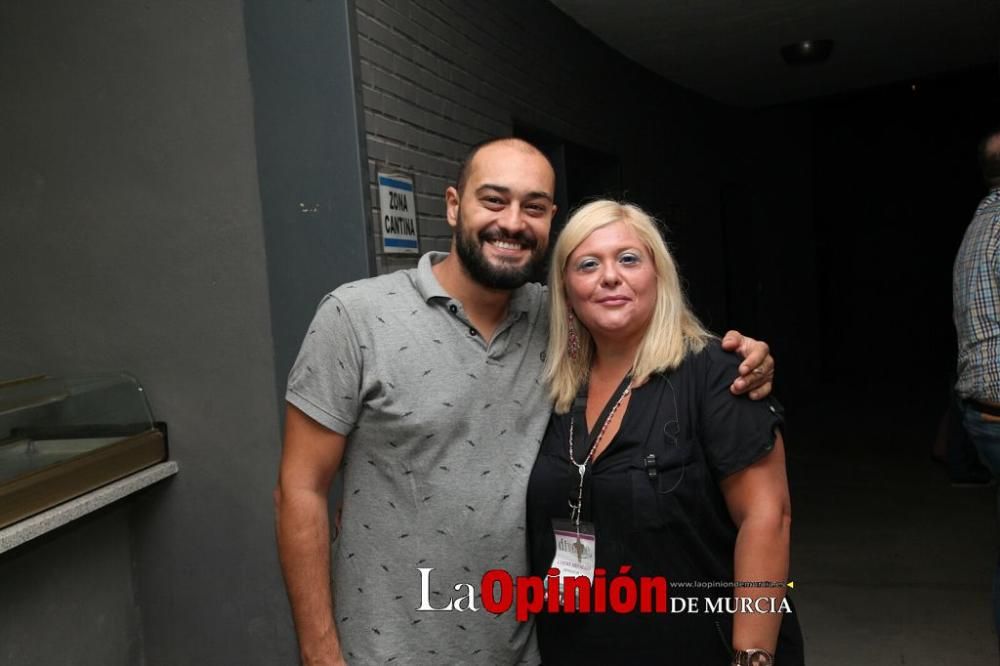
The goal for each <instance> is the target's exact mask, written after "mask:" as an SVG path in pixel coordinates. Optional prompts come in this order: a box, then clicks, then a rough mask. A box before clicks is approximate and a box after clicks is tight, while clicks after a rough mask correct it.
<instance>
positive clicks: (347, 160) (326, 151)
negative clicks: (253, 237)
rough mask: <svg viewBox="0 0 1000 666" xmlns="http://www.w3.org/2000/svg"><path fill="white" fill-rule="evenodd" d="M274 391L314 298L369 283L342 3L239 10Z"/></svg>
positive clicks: (352, 53) (248, 1) (258, 0)
mask: <svg viewBox="0 0 1000 666" xmlns="http://www.w3.org/2000/svg"><path fill="white" fill-rule="evenodd" d="M244 11H245V15H246V28H247V51H248V54H249V62H250V72H251V76H252V82H253V93H254V120H255V129H256V137H257V169H258V173H259V174H260V188H261V203H262V209H263V216H264V217H263V219H264V235H265V239H266V244H267V263H268V280H269V286H270V293H271V319H272V321H273V322H274V325H273V327H272V332H273V335H274V348H275V373H276V374H275V383H276V386H277V391H278V397H279V399H280V401H281V403H282V406H283V405H284V389H285V382H286V380H287V378H288V371H289V370H290V369H291V367H292V363H293V362H294V360H295V357H296V355H297V354H298V351H299V346H300V345H301V343H302V338H303V336H304V335H305V332H306V326H307V325H308V322H309V321H310V320H311V319H312V316H313V314H314V312H315V310H316V305H317V304H318V303H319V300H320V298H321V297H322V296H323V295H324V294H326V293H327V292H329V291H332V290H333V288H334V287H336V286H337V285H340V284H343V283H344V282H349V281H352V280H357V279H359V278H363V277H368V276H369V275H372V274H373V273H374V261H373V257H372V254H371V251H370V248H369V245H370V244H371V235H370V233H369V227H368V218H367V210H368V203H367V201H366V198H367V196H368V180H367V177H366V175H365V168H366V158H365V152H364V150H365V146H364V141H363V139H362V137H363V135H364V134H363V132H364V131H363V129H362V127H361V116H360V85H358V84H357V83H356V80H357V76H356V72H357V62H356V45H355V41H356V40H355V36H354V30H353V23H354V3H353V1H345V0H325V1H321V2H320V1H315V0H294V1H292V2H273V0H245V2H244Z"/></svg>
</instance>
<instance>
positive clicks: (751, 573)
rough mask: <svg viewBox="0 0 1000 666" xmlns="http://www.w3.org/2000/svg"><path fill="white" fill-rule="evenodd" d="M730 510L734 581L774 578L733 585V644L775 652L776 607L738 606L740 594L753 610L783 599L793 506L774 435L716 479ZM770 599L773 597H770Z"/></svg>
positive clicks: (780, 446)
mask: <svg viewBox="0 0 1000 666" xmlns="http://www.w3.org/2000/svg"><path fill="white" fill-rule="evenodd" d="M720 486H721V488H722V494H723V495H724V496H725V499H726V505H727V506H728V508H729V515H730V516H732V519H733V522H734V523H735V524H736V527H737V529H738V530H739V533H738V534H737V537H736V551H735V554H734V561H735V566H734V577H735V580H736V581H740V582H743V581H753V582H757V581H776V582H780V583H782V585H780V586H777V587H736V588H735V590H734V596H735V597H736V600H737V612H736V614H735V615H734V617H733V649H734V650H747V649H750V648H763V649H765V650H767V651H768V652H770V653H772V654H773V653H774V649H775V645H776V644H777V640H778V629H779V628H780V626H781V618H782V615H781V614H780V613H778V612H774V613H771V612H763V613H758V612H753V613H744V612H741V611H740V608H741V607H742V606H741V604H745V603H747V602H744V601H743V600H742V599H743V598H747V599H748V600H750V603H753V604H754V610H758V609H763V610H766V611H768V610H770V609H771V605H772V603H773V605H774V608H775V609H776V610H777V609H778V608H779V606H780V605H781V601H782V600H783V599H784V598H785V586H784V581H785V580H786V579H787V578H788V548H789V537H790V534H791V523H792V509H791V502H790V501H789V497H788V477H787V475H786V474H785V447H784V443H783V441H782V439H781V433H780V432H779V433H776V434H775V441H774V450H772V451H771V452H770V453H769V454H767V455H766V456H765V457H763V458H761V459H760V460H758V461H757V462H755V463H754V464H753V465H751V466H750V467H747V468H746V469H743V470H741V471H739V472H736V473H735V474H731V475H730V476H727V477H726V478H724V479H723V480H722V482H721V483H720ZM772 599H773V602H772Z"/></svg>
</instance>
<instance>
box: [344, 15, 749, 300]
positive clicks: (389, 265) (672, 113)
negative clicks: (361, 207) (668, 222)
mask: <svg viewBox="0 0 1000 666" xmlns="http://www.w3.org/2000/svg"><path fill="white" fill-rule="evenodd" d="M355 4H356V11H357V33H358V51H359V55H360V68H361V84H362V95H363V104H364V121H365V129H366V132H367V149H368V160H369V161H368V169H369V181H370V183H371V187H372V191H371V201H372V206H373V209H374V210H373V211H372V220H373V224H372V228H373V234H374V240H375V248H376V253H377V259H376V264H377V269H378V271H379V272H387V271H390V270H394V269H397V268H400V267H406V266H412V265H415V257H410V256H405V255H385V254H383V253H382V250H381V248H382V239H381V235H380V232H379V225H378V224H377V220H378V210H377V208H378V191H377V186H376V184H375V179H376V174H377V172H378V171H379V170H383V171H386V170H388V171H398V172H401V173H405V174H409V175H411V176H412V177H413V178H414V186H415V190H416V203H417V212H418V226H419V234H420V250H421V252H425V251H428V250H447V249H448V247H449V243H450V230H449V227H448V225H447V222H446V221H445V218H444V213H445V208H444V200H443V192H444V189H445V188H446V187H447V186H448V185H449V184H451V183H452V181H453V179H454V177H455V173H456V170H457V167H458V161H459V160H460V158H461V157H462V155H464V153H465V152H466V150H467V149H468V147H469V146H470V145H471V144H473V143H476V142H478V141H481V140H483V139H486V138H489V137H492V136H497V135H504V134H510V133H511V131H512V127H513V124H514V122H515V120H516V121H519V122H521V123H524V124H528V125H531V126H533V127H537V128H540V129H542V130H544V131H546V132H549V133H552V134H554V135H558V136H560V137H562V138H564V139H566V140H570V141H573V142H575V143H578V144H580V145H583V146H588V147H590V148H593V149H597V150H600V151H602V152H604V153H608V154H611V155H615V156H617V157H618V159H620V160H621V165H622V184H623V187H624V191H625V195H626V196H627V197H628V198H630V199H633V200H637V201H639V202H640V203H642V204H643V205H645V206H646V207H647V208H649V209H651V210H653V211H654V212H657V213H659V214H660V215H661V216H668V217H671V218H672V219H673V220H674V221H675V222H677V221H679V223H678V224H677V225H675V226H679V227H684V228H683V229H680V228H675V229H674V230H673V233H674V239H675V240H676V241H678V242H679V243H680V245H682V246H684V248H683V249H682V250H681V254H683V251H685V250H691V249H694V248H695V246H698V245H701V244H702V242H705V243H713V242H715V241H716V239H717V238H718V234H717V233H716V232H715V231H716V229H717V227H718V205H719V204H718V201H719V198H718V185H719V182H720V178H721V175H720V173H719V167H718V166H717V164H718V162H719V160H718V159H717V155H716V154H715V151H714V147H715V146H716V145H717V141H716V139H715V138H714V135H713V132H712V127H713V125H712V123H713V122H714V121H716V120H718V119H719V118H720V117H723V116H725V114H726V113H729V111H727V110H726V109H724V108H723V107H721V106H719V105H716V104H714V103H712V102H710V101H708V100H706V99H704V98H702V97H699V96H697V95H694V94H692V93H689V92H687V91H685V90H682V89H680V88H678V87H676V86H674V85H672V84H669V83H668V82H666V81H664V80H663V79H661V78H659V77H656V76H654V75H653V74H651V73H649V72H648V71H647V70H644V69H642V68H640V67H639V66H637V65H635V64H633V63H632V62H631V61H628V60H626V59H625V58H624V57H623V56H621V55H620V54H618V53H617V52H616V51H614V50H612V49H610V48H609V47H607V46H605V45H604V44H603V43H602V42H600V41H599V40H598V39H597V38H596V37H594V36H593V35H592V34H590V33H589V32H587V31H585V30H584V29H583V28H581V27H580V26H579V25H578V24H576V23H575V22H573V21H572V20H571V19H569V18H568V17H567V16H566V15H564V14H562V13H561V12H560V11H559V10H558V9H556V8H555V7H554V6H553V5H551V4H550V3H548V2H544V1H542V0H510V1H507V0H505V1H504V2H479V1H476V2H460V1H457V0H422V1H421V2H406V1H404V0H356V2H355ZM571 203H576V202H571ZM699 223H703V224H699ZM715 254H718V253H717V252H716V253H715ZM697 264H698V269H697V273H698V274H703V275H704V277H705V279H703V280H702V279H699V280H698V281H697V283H698V284H699V285H700V291H702V292H704V293H715V296H718V295H719V294H720V293H721V291H720V290H721V289H723V287H722V282H721V281H720V280H719V279H718V278H717V275H721V272H718V271H716V274H717V275H713V272H712V270H711V266H710V265H709V264H711V261H708V262H704V261H703V260H702V258H701V257H699V260H698V262H697ZM702 269H704V270H702ZM686 273H687V277H689V278H692V279H693V277H694V276H693V275H692V274H691V271H690V270H689V271H686ZM707 300H708V301H714V302H719V300H720V299H719V298H717V297H710V298H708V299H707ZM722 300H724V297H723V299H722Z"/></svg>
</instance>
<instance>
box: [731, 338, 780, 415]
mask: <svg viewBox="0 0 1000 666" xmlns="http://www.w3.org/2000/svg"><path fill="white" fill-rule="evenodd" d="M722 348H723V349H724V350H726V351H728V352H736V353H737V354H739V355H740V356H742V357H743V362H742V363H740V376H739V377H737V378H736V379H735V380H734V381H733V383H732V384H731V385H730V386H729V390H730V391H732V392H733V394H734V395H742V394H744V393H746V394H748V395H749V397H750V399H751V400H760V399H761V398H766V397H767V396H768V395H770V394H771V389H772V388H773V383H774V357H773V356H771V348H770V347H768V346H767V343H766V342H763V341H760V340H754V339H753V338H751V337H747V336H745V335H743V334H742V333H740V332H739V331H727V332H726V335H725V336H724V337H723V338H722Z"/></svg>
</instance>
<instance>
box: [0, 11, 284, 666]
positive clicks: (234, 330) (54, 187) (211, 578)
mask: <svg viewBox="0 0 1000 666" xmlns="http://www.w3.org/2000/svg"><path fill="white" fill-rule="evenodd" d="M0 145H2V146H3V147H4V148H3V152H2V157H0V182H2V183H3V187H2V188H0V220H2V228H3V242H2V243H0V266H2V267H3V268H2V271H3V277H4V279H3V284H4V285H5V288H4V289H2V290H0V312H3V324H2V326H0V376H2V377H11V376H19V375H25V374H29V373H37V372H47V373H52V374H58V373H74V372H80V371H100V370H117V369H127V370H129V371H131V372H133V373H135V374H136V375H137V376H138V377H139V378H140V379H141V380H142V381H143V382H144V384H145V386H146V389H147V391H148V396H149V398H150V400H151V402H152V407H153V410H154V413H155V414H156V416H157V418H159V419H162V420H165V421H167V422H168V423H169V425H170V435H171V442H170V444H171V452H172V456H173V457H174V458H175V459H177V460H178V461H179V462H180V465H181V473H180V475H179V476H178V477H176V479H175V480H173V481H171V482H169V483H168V484H166V485H165V486H164V487H161V488H158V489H157V490H155V491H152V493H150V494H149V495H147V497H145V498H144V500H146V499H149V500H152V501H143V502H140V503H132V504H130V505H128V507H127V511H126V513H125V514H122V513H120V512H117V513H114V514H109V516H108V517H102V518H100V519H99V520H97V521H94V522H84V523H82V524H79V525H74V526H72V527H70V528H68V529H66V530H63V531H61V532H58V533H56V534H54V535H52V536H51V538H50V539H49V540H48V541H47V543H46V544H45V546H44V547H43V548H39V547H36V548H30V547H26V548H28V549H27V550H22V551H20V552H18V551H14V552H13V553H11V554H8V555H7V556H4V557H0V590H3V591H4V592H3V602H2V603H3V606H2V609H0V613H2V615H3V617H4V620H3V621H0V645H2V646H3V647H2V650H3V652H2V653H0V654H4V655H18V659H19V661H15V662H13V663H32V662H30V661H22V659H24V658H25V657H24V655H36V658H37V660H38V662H37V663H46V664H56V663H94V664H132V663H137V660H136V656H137V655H140V653H141V652H142V651H141V650H140V649H139V648H140V646H144V660H145V662H146V663H149V664H276V663H289V662H290V661H291V660H292V659H293V658H294V654H295V645H294V637H293V635H292V632H291V623H290V620H289V617H288V613H287V605H286V602H285V597H284V591H283V587H282V585H281V581H280V573H279V569H278V565H277V558H276V555H275V552H274V545H273V543H274V541H273V527H272V525H273V520H272V501H271V489H272V487H273V484H274V479H275V470H276V466H277V461H278V456H279V443H278V442H279V432H278V430H279V427H278V412H277V410H276V408H275V405H276V403H277V402H278V397H277V396H276V393H275V388H274V386H275V384H274V377H275V367H274V363H273V340H272V334H271V326H270V314H271V311H270V304H269V297H268V281H267V274H266V262H265V242H264V230H263V225H262V216H261V210H260V203H259V202H260V195H259V191H258V174H257V167H256V161H255V160H256V154H255V141H254V118H253V106H252V96H251V87H250V80H249V69H248V62H247V52H246V44H245V32H244V24H243V7H242V3H240V2H236V1H230V2H221V3H218V2H217V3H208V4H206V3H201V2H193V1H190V0H181V1H177V2H169V3H167V2H157V3H128V2H121V1H116V0H98V1H97V2H91V3H85V4H83V5H73V4H67V3H61V2H52V1H39V2H33V3H3V4H2V5H0ZM126 515H127V520H126ZM133 573H134V576H133ZM133 581H134V583H133ZM29 588H30V591H29ZM9 591H13V594H12V593H11V592H9ZM137 607H139V608H141V614H139V613H138V612H137V610H136V609H137ZM14 616H16V617H17V618H18V621H17V622H16V623H13V622H11V621H9V620H8V619H7V618H9V617H14ZM140 628H141V631H140ZM140 656H141V655H140ZM91 659H92V661H91Z"/></svg>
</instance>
